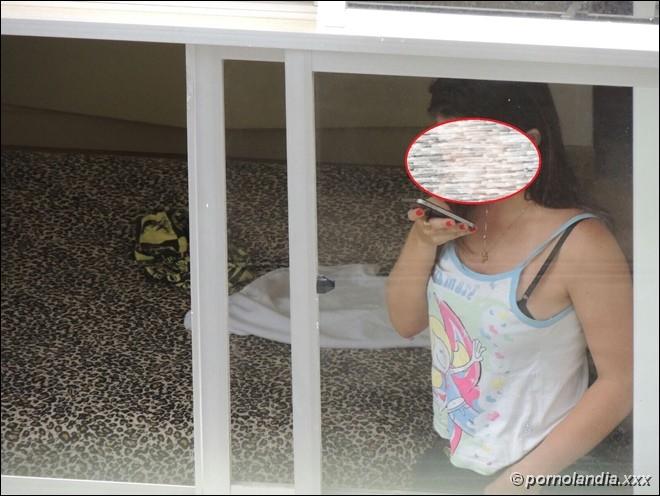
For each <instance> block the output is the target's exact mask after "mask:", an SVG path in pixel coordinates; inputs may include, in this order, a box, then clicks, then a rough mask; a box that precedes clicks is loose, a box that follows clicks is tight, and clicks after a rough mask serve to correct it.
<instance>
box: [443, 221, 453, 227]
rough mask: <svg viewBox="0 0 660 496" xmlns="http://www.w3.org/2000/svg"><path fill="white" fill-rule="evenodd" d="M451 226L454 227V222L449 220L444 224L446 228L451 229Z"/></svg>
mask: <svg viewBox="0 0 660 496" xmlns="http://www.w3.org/2000/svg"><path fill="white" fill-rule="evenodd" d="M453 225H454V221H453V220H451V219H449V220H448V221H446V222H445V226H447V227H451V226H453Z"/></svg>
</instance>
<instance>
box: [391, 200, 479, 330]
mask: <svg viewBox="0 0 660 496" xmlns="http://www.w3.org/2000/svg"><path fill="white" fill-rule="evenodd" d="M436 203H438V204H440V205H441V206H443V207H445V208H449V207H448V206H447V205H446V204H441V203H440V202H437V201H436ZM421 212H422V210H421V209H415V210H410V211H409V212H408V218H409V219H410V220H411V221H414V224H413V226H412V228H411V229H410V232H409V233H408V237H407V238H406V242H405V244H404V245H403V249H402V250H401V253H400V255H399V258H398V259H397V261H396V263H395V264H394V267H393V268H392V271H391V272H390V275H389V277H388V278H387V283H386V286H385V293H386V300H387V310H388V312H389V317H390V322H391V323H392V325H393V326H394V328H395V329H396V331H397V332H398V333H399V334H400V335H401V336H403V337H404V338H412V337H413V336H415V335H416V334H418V333H420V332H422V331H423V330H424V329H425V328H426V327H427V326H428V323H429V314H428V303H427V301H426V285H427V283H428V280H429V277H430V276H431V270H432V268H433V263H434V261H435V255H436V251H437V249H438V246H440V245H441V244H443V243H446V242H447V241H450V240H452V239H455V238H458V237H460V236H464V235H466V234H469V231H468V230H467V229H460V228H459V226H458V225H457V224H456V223H455V222H454V221H452V220H450V219H440V218H434V219H430V220H429V221H428V222H425V221H424V217H423V214H422V213H421Z"/></svg>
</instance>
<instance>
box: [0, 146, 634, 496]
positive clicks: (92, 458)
mask: <svg viewBox="0 0 660 496" xmlns="http://www.w3.org/2000/svg"><path fill="white" fill-rule="evenodd" d="M317 181H318V218H319V221H318V226H319V238H318V247H319V264H321V265H333V264H345V263H377V264H379V265H380V270H381V273H382V274H383V275H386V274H387V273H388V272H389V270H390V268H391V267H392V265H393V263H394V261H395V260H396V256H397V254H398V250H399V249H400V246H401V243H402V241H403V238H404V236H405V232H406V229H407V226H408V221H407V220H406V218H405V212H403V211H402V209H401V204H400V202H399V201H398V200H399V198H404V197H409V196H411V195H415V193H416V190H415V189H414V187H413V186H412V185H411V184H410V182H409V181H408V179H407V177H406V174H405V171H404V170H403V168H402V167H401V168H383V167H376V166H346V165H341V164H320V165H319V166H318V168H317ZM227 184H228V190H227V204H228V219H229V225H228V232H229V243H230V244H233V245H235V246H239V247H241V248H242V249H244V250H245V251H246V252H247V253H248V255H249V257H250V259H251V260H252V267H253V269H254V272H255V275H256V276H258V275H261V274H265V273H267V272H269V271H271V270H273V269H276V268H279V267H286V266H287V265H288V239H287V197H286V165H285V164H283V163H278V162H263V161H259V162H255V161H246V160H228V163H227ZM186 205H187V168H186V162H185V159H183V158H162V157H161V158H157V157H147V156H134V155H119V154H102V153H81V152H45V151H29V150H9V149H4V150H3V151H2V473H3V474H7V475H26V476H28V475H29V476H39V477H62V478H79V479H96V480H113V481H131V482H150V483H162V484H184V485H193V484H194V464H193V445H192V442H193V441H192V440H193V413H192V352H191V337H190V333H189V332H188V331H186V330H185V329H184V327H183V316H184V314H185V312H186V311H187V310H188V309H189V307H190V296H189V293H188V292H187V291H185V290H181V289H180V288H177V287H175V286H172V285H168V284H167V283H157V282H154V281H152V280H150V279H149V278H147V277H146V276H145V274H144V273H143V272H142V271H141V270H140V268H139V267H138V266H137V265H136V264H135V263H134V261H133V260H132V250H133V246H134V245H133V242H134V235H133V222H134V220H135V219H136V218H138V217H139V216H140V215H143V214H144V213H145V212H150V211H157V210H161V209H164V208H170V207H185V206H186ZM238 289H240V287H238V288H236V290H238ZM230 351H231V360H230V364H231V394H232V401H231V415H232V467H231V470H232V479H233V480H234V481H255V482H266V481H267V482H276V483H285V484H286V483H292V481H293V473H292V472H293V457H292V420H291V401H290V397H291V379H290V378H291V375H290V374H291V371H290V346H289V345H287V344H284V343H278V342H274V341H270V340H267V339H263V338H260V337H256V336H237V335H231V337H230ZM383 364H387V366H386V367H384V366H383ZM430 365H431V358H430V352H429V350H428V349H427V348H407V349H403V348H392V349H380V350H366V349H322V350H321V378H322V384H321V385H322V395H321V398H322V416H323V424H322V436H323V481H324V487H326V488H341V487H348V486H350V487H352V488H356V487H358V488H370V489H378V488H390V489H392V488H395V489H396V488H399V489H402V490H405V489H410V488H415V487H416V484H417V482H418V481H417V476H416V475H415V473H416V472H415V464H416V462H417V460H418V459H420V457H422V456H423V454H424V453H425V452H426V451H427V450H428V449H429V448H431V447H432V446H433V444H434V439H435V435H434V434H433V431H432V425H431V420H432V418H431V417H432V411H431V384H430V374H429V371H430ZM631 453H632V446H631V430H630V426H629V424H628V423H624V424H622V425H621V426H620V427H619V428H618V429H617V430H616V431H614V432H613V433H612V434H611V435H610V436H609V437H608V439H606V440H605V441H604V442H603V443H601V445H600V446H599V447H598V448H597V449H596V450H594V452H592V453H591V454H590V455H589V456H587V457H585V458H584V459H583V460H581V462H580V465H579V468H580V469H581V470H590V471H594V472H599V471H600V470H605V471H607V470H609V471H610V472H612V473H615V472H620V473H632V454H631ZM449 482H451V481H448V483H449ZM457 484H458V482H457ZM457 487H459V486H457ZM601 489H602V488H601Z"/></svg>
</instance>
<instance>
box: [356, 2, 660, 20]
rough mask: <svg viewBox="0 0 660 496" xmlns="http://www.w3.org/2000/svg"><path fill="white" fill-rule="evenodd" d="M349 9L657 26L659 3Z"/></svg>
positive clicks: (390, 4)
mask: <svg viewBox="0 0 660 496" xmlns="http://www.w3.org/2000/svg"><path fill="white" fill-rule="evenodd" d="M346 5H347V7H349V8H351V7H353V8H363V9H386V10H408V11H421V12H439V13H457V14H479V15H501V16H526V17H546V18H556V19H578V20H593V21H625V22H645V23H653V24H657V23H658V2H632V1H629V2H434V1H429V2H427V1H420V2H416V1H411V2H346Z"/></svg>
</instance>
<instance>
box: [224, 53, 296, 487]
mask: <svg viewBox="0 0 660 496" xmlns="http://www.w3.org/2000/svg"><path fill="white" fill-rule="evenodd" d="M224 75H225V109H226V126H227V132H226V137H227V149H226V153H227V211H228V230H229V235H228V238H229V239H228V242H229V264H230V266H229V283H230V286H229V295H230V296H229V329H230V332H231V335H230V364H231V415H232V482H234V483H235V482H262V483H265V482H268V483H290V484H292V483H293V448H292V438H293V437H292V432H293V426H292V420H291V412H292V409H291V346H290V343H291V333H290V325H289V315H290V314H289V271H288V266H289V241H288V209H287V199H288V195H287V170H286V133H285V112H284V65H283V64H281V63H270V62H246V61H236V60H229V61H226V62H225V64H224Z"/></svg>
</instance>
